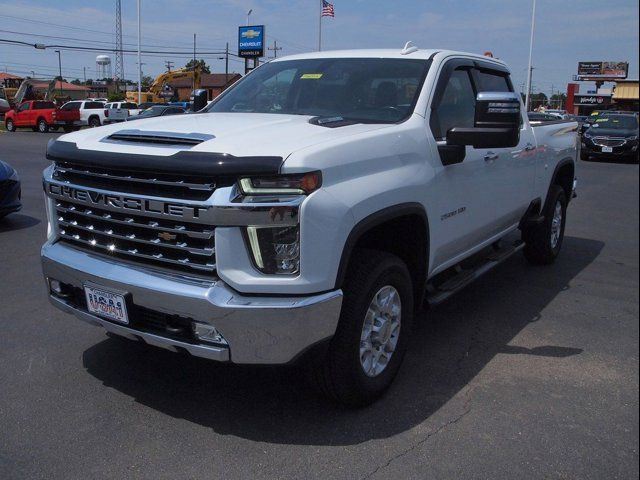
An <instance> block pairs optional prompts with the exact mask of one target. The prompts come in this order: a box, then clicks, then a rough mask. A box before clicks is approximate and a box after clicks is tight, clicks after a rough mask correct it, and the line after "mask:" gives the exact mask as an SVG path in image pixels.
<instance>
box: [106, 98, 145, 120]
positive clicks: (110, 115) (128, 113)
mask: <svg viewBox="0 0 640 480" xmlns="http://www.w3.org/2000/svg"><path fill="white" fill-rule="evenodd" d="M139 113H140V109H139V108H138V105H137V104H135V103H133V102H110V103H106V104H105V106H104V120H103V123H104V124H105V125H106V124H109V123H118V122H124V121H125V120H127V118H129V117H133V116H136V115H138V114H139Z"/></svg>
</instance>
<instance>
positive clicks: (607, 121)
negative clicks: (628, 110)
mask: <svg viewBox="0 0 640 480" xmlns="http://www.w3.org/2000/svg"><path fill="white" fill-rule="evenodd" d="M595 124H596V125H598V127H601V128H612V129H614V130H633V129H636V128H638V121H637V120H636V118H635V117H632V116H631V115H607V116H606V117H598V118H597V119H596V123H595Z"/></svg>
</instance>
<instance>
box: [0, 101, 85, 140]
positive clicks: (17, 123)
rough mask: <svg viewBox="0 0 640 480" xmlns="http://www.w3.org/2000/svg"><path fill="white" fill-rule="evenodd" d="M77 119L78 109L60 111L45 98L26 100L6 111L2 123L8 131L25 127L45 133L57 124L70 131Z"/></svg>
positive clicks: (78, 115) (78, 116) (56, 126)
mask: <svg viewBox="0 0 640 480" xmlns="http://www.w3.org/2000/svg"><path fill="white" fill-rule="evenodd" d="M79 119H80V113H79V112H78V111H61V110H58V109H57V108H56V105H55V103H53V102H49V101H45V100H28V101H26V102H22V103H21V104H20V105H19V106H18V107H16V108H15V109H14V110H10V111H9V112H7V114H6V115H5V118H4V125H5V128H6V129H7V131H9V132H15V131H16V129H17V128H25V127H26V128H31V129H32V130H33V131H34V132H36V131H37V132H40V133H47V132H48V131H49V130H51V129H56V128H58V127H59V126H62V127H63V128H64V129H65V131H71V130H72V129H73V127H74V125H75V124H76V123H77V122H78V120H79Z"/></svg>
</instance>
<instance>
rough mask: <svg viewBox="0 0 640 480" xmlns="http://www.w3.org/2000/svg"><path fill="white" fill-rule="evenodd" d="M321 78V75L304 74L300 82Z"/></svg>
mask: <svg viewBox="0 0 640 480" xmlns="http://www.w3.org/2000/svg"><path fill="white" fill-rule="evenodd" d="M321 78H322V74H321V73H304V74H303V75H302V76H301V77H300V80H320V79H321Z"/></svg>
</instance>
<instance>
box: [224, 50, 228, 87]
mask: <svg viewBox="0 0 640 480" xmlns="http://www.w3.org/2000/svg"><path fill="white" fill-rule="evenodd" d="M228 82H229V42H227V46H226V48H225V51H224V83H225V87H226V84H227V83H228Z"/></svg>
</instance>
